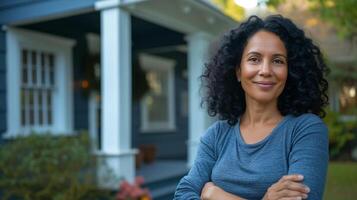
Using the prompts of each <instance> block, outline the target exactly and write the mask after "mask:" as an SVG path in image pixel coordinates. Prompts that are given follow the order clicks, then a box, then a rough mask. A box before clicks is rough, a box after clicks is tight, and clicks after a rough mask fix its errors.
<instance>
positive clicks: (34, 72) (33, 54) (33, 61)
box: [31, 51, 37, 84]
mask: <svg viewBox="0 0 357 200" xmlns="http://www.w3.org/2000/svg"><path fill="white" fill-rule="evenodd" d="M31 60H32V67H31V68H32V72H31V73H32V83H33V84H36V83H37V74H36V68H37V67H36V65H37V56H36V52H35V51H32V53H31Z"/></svg>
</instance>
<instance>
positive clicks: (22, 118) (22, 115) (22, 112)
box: [21, 89, 26, 125]
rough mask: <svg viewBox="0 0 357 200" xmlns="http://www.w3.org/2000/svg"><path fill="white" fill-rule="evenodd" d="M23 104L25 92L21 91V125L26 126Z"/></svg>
mask: <svg viewBox="0 0 357 200" xmlns="http://www.w3.org/2000/svg"><path fill="white" fill-rule="evenodd" d="M25 103H26V95H25V90H24V89H21V124H22V125H26V110H25Z"/></svg>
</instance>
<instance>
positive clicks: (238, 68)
mask: <svg viewBox="0 0 357 200" xmlns="http://www.w3.org/2000/svg"><path fill="white" fill-rule="evenodd" d="M236 77H237V81H238V82H240V67H236Z"/></svg>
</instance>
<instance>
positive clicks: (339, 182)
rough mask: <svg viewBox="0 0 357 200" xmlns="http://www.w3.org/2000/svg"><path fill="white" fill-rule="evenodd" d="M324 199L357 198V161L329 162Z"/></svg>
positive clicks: (348, 199)
mask: <svg viewBox="0 0 357 200" xmlns="http://www.w3.org/2000/svg"><path fill="white" fill-rule="evenodd" d="M324 199H325V200H339V199H341V200H356V199H357V162H331V163H330V164H329V170H328V175H327V183H326V188H325V195H324Z"/></svg>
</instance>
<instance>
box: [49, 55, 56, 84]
mask: <svg viewBox="0 0 357 200" xmlns="http://www.w3.org/2000/svg"><path fill="white" fill-rule="evenodd" d="M49 62H50V63H49V70H50V83H51V85H54V84H55V77H54V75H55V74H54V56H53V54H50V55H49Z"/></svg>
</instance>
